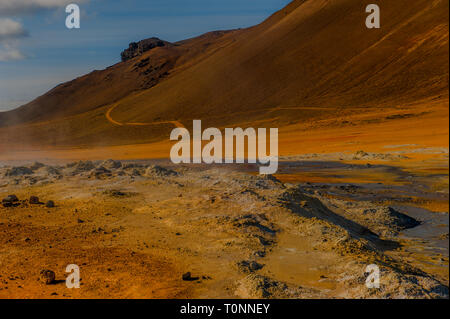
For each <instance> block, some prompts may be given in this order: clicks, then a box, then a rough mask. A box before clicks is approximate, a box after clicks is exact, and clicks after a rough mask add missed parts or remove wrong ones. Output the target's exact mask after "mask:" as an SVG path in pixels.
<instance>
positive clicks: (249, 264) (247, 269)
mask: <svg viewBox="0 0 450 319" xmlns="http://www.w3.org/2000/svg"><path fill="white" fill-rule="evenodd" d="M237 265H238V268H239V270H240V271H242V272H244V273H252V272H255V271H257V270H260V269H262V268H263V267H264V265H261V264H259V263H257V262H256V261H247V260H243V261H241V262H239V263H238V264H237Z"/></svg>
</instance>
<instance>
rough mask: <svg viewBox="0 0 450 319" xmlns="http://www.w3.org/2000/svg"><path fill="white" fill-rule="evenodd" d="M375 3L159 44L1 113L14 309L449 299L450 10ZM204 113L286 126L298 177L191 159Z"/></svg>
mask: <svg viewBox="0 0 450 319" xmlns="http://www.w3.org/2000/svg"><path fill="white" fill-rule="evenodd" d="M367 4H368V3H364V2H361V1H360V0H294V1H292V2H291V3H290V4H289V5H288V6H287V7H285V8H283V9H281V10H280V11H278V12H276V13H275V14H273V15H272V16H271V17H269V18H268V19H267V20H266V21H264V22H263V23H261V24H259V25H256V26H254V27H251V28H246V29H238V30H230V31H217V32H210V33H207V34H204V35H202V36H199V37H197V38H193V39H188V40H184V41H179V42H176V43H168V42H163V41H161V40H158V39H154V38H151V39H147V40H144V41H142V42H139V43H136V44H131V45H130V48H129V49H128V50H126V51H124V52H123V54H122V62H120V63H117V64H115V65H113V66H111V67H109V68H107V69H105V70H100V71H94V72H92V73H90V74H87V75H85V76H82V77H80V78H77V79H75V80H73V81H70V82H67V83H63V84H61V85H59V86H57V87H55V88H54V89H52V90H51V91H49V92H48V93H46V94H44V95H43V96H41V97H38V98H37V99H35V100H34V101H32V102H30V103H28V104H26V105H23V106H21V107H19V108H18V109H15V110H12V111H9V112H3V113H0V199H2V198H8V197H7V196H8V195H10V194H15V195H17V197H18V198H19V200H17V201H14V202H8V200H7V201H6V202H4V203H5V205H4V207H3V206H0V298H1V297H6V298H78V297H84V298H124V297H128V298H217V297H219V298H236V297H237V298H448V295H449V293H448V280H449V275H448V211H449V206H448V202H449V195H448V193H449V191H448V190H449V179H448V154H449V153H448V147H449V140H448V138H449V131H448V130H449V128H448V124H449V61H448V57H449V47H448V45H449V11H448V10H449V2H448V1H447V0H412V1H411V0H396V1H392V0H390V1H389V0H379V1H377V4H378V5H379V6H380V8H381V28H380V29H367V28H366V26H365V20H366V17H367V13H366V12H365V7H366V5H367ZM118 56H119V52H118ZM195 119H199V120H202V124H203V127H204V128H206V127H211V126H212V127H218V128H221V129H223V128H225V127H237V126H241V127H243V128H245V127H254V128H256V127H278V128H279V149H280V169H279V171H278V174H277V175H276V176H255V174H254V172H255V171H256V169H255V167H251V166H248V165H241V166H232V165H231V166H209V165H197V166H190V165H184V166H177V165H173V164H171V163H170V162H169V161H168V160H167V159H168V157H169V154H170V153H169V152H170V147H171V144H172V143H171V142H170V141H169V134H170V132H171V130H172V129H173V128H174V127H187V128H188V129H191V126H192V121H193V120H195ZM107 158H114V159H118V160H122V162H115V161H112V160H109V161H103V160H105V159H107ZM144 159H145V160H144ZM148 159H151V160H148ZM163 159H165V160H163ZM34 160H39V161H42V162H44V163H45V165H44V164H40V163H35V164H31V162H33V161H34ZM72 160H83V161H79V162H70V161H72ZM155 163H156V164H158V165H156V166H155V165H154V164H155ZM159 165H163V167H161V166H159ZM31 196H38V197H39V198H40V199H41V200H43V201H47V200H54V201H55V202H56V206H55V207H51V208H47V207H45V206H44V205H43V204H36V203H32V201H31V200H30V199H31V198H30V197H31ZM72 263H76V264H78V265H80V266H81V271H82V278H83V282H82V288H81V289H79V290H68V289H67V288H66V287H65V284H64V279H65V276H66V274H65V273H64V269H65V267H66V266H67V265H68V264H72ZM369 264H376V265H379V266H380V268H381V272H382V273H381V278H382V283H381V289H378V290H374V289H367V287H366V286H365V280H366V274H365V273H364V270H365V267H366V266H367V265H369ZM42 269H52V270H54V271H55V272H56V278H57V282H55V283H54V284H53V285H45V284H43V283H42V282H40V281H38V280H37V278H38V277H39V271H40V270H42ZM188 271H189V272H192V274H193V276H194V277H195V278H196V280H182V275H183V274H184V273H186V272H188Z"/></svg>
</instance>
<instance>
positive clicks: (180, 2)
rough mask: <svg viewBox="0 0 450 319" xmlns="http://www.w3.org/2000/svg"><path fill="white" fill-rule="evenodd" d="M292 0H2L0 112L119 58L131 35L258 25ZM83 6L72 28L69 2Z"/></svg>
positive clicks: (171, 37)
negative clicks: (78, 22)
mask: <svg viewBox="0 0 450 319" xmlns="http://www.w3.org/2000/svg"><path fill="white" fill-rule="evenodd" d="M289 2H290V0H70V1H69V0H0V111H5V110H8V109H13V108H15V107H17V106H20V105H23V104H25V103H27V102H29V101H31V100H33V99H34V98H36V97H38V96H40V95H42V94H44V93H45V92H47V91H48V90H50V89H51V88H53V87H55V86H56V85H58V84H60V83H62V82H66V81H69V80H72V79H74V78H76V77H78V76H80V75H83V74H86V73H89V72H91V71H93V70H100V69H104V68H105V67H107V66H110V65H113V64H115V63H117V62H119V61H120V52H121V51H122V50H124V49H125V48H127V47H128V44H129V43H130V42H133V41H139V40H142V39H145V38H149V37H153V36H156V37H159V38H161V39H164V40H167V41H178V40H182V39H186V38H191V37H194V36H197V35H200V34H202V33H205V32H208V31H213V30H224V29H233V28H240V27H247V26H251V25H255V24H257V23H259V22H261V21H263V20H264V19H266V18H267V17H268V16H270V15H271V14H272V13H274V12H275V11H277V10H279V9H281V8H283V7H284V6H285V5H286V4H288V3H289ZM70 3H75V4H78V6H79V7H80V10H81V27H80V29H68V28H67V27H66V24H65V21H66V17H67V15H68V14H67V13H66V12H65V8H66V6H67V5H68V4H70Z"/></svg>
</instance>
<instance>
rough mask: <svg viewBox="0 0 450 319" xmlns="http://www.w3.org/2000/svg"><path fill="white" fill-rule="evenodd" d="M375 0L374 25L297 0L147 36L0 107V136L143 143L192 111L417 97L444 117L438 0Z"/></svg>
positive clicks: (362, 104)
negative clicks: (121, 54)
mask: <svg viewBox="0 0 450 319" xmlns="http://www.w3.org/2000/svg"><path fill="white" fill-rule="evenodd" d="M377 3H378V4H379V5H380V8H381V15H382V26H381V29H370V30H369V29H367V28H366V27H365V19H366V16H367V14H366V13H365V5H366V4H365V3H363V2H361V1H359V0H296V1H293V2H292V3H291V4H290V5H288V6H287V7H286V8H284V9H282V10H280V11H279V12H277V13H275V14H274V15H273V16H271V17H270V18H269V19H267V20H266V21H265V22H263V23H262V24H260V25H258V26H255V27H252V28H248V29H242V30H234V31H231V32H213V33H208V34H205V35H204V36H201V37H198V38H195V39H190V40H186V41H181V42H179V43H175V44H173V45H167V46H163V47H156V48H154V49H152V50H150V51H148V52H146V53H144V54H142V55H140V56H137V57H135V58H133V59H131V60H128V61H126V62H122V63H118V64H116V65H114V66H112V67H110V68H108V69H106V70H103V71H95V72H93V73H91V74H88V75H86V76H84V77H81V78H78V79H76V80H74V81H71V82H68V83H65V84H62V85H60V86H58V87H56V88H55V89H53V90H51V91H50V92H48V93H47V94H45V95H43V96H41V97H39V98H37V99H36V100H34V101H33V102H31V103H29V104H27V105H24V106H22V107H20V108H19V109H17V110H14V111H11V112H6V113H0V145H1V144H3V145H5V144H11V143H21V144H23V143H30V144H40V145H41V144H46V145H61V146H62V145H76V146H83V145H115V144H131V143H145V142H151V141H157V140H161V139H167V138H168V134H169V132H170V130H171V129H172V128H173V127H174V125H185V126H187V127H189V126H190V123H192V120H193V119H201V120H203V121H204V124H205V125H212V126H216V127H224V126H226V125H238V124H243V125H244V124H245V123H250V124H252V125H254V126H259V127H261V126H269V125H270V126H273V125H277V126H278V127H284V126H286V125H288V124H295V123H304V122H316V123H319V122H320V121H323V120H329V119H333V118H337V117H341V116H345V115H348V116H351V115H352V114H355V113H358V114H362V113H365V112H374V110H379V111H380V112H387V113H389V112H392V111H395V110H398V109H400V108H403V107H416V106H417V105H419V106H421V107H422V108H423V109H424V110H425V111H421V112H416V113H417V114H422V113H426V106H427V105H428V103H432V104H433V105H440V106H442V107H443V108H441V109H440V111H439V112H443V113H442V114H443V115H442V116H446V117H447V118H448V111H447V112H445V111H442V110H445V108H447V109H448V35H449V25H448V19H449V16H448V9H449V2H448V1H447V0H434V1H430V0H413V1H411V0H396V1H388V0H381V1H377ZM413 113H414V112H413ZM416 113H414V114H416ZM383 114H384V113H383ZM380 118H385V117H384V116H382V115H380ZM250 124H249V125H250ZM1 127H3V128H1ZM36 137H38V138H36Z"/></svg>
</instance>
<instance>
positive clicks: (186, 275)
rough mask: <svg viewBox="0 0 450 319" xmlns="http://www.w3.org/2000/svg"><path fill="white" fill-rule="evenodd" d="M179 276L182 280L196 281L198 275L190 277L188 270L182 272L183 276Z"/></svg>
mask: <svg viewBox="0 0 450 319" xmlns="http://www.w3.org/2000/svg"><path fill="white" fill-rule="evenodd" d="M181 278H182V279H183V280H184V281H196V280H198V279H199V277H192V274H191V273H190V272H187V273H185V274H183V276H182V277H181Z"/></svg>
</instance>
